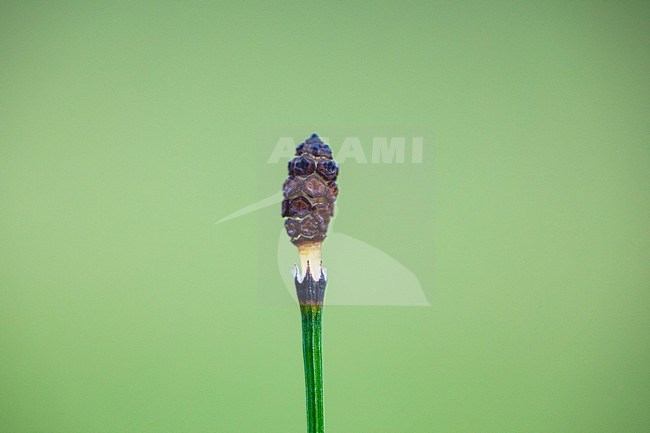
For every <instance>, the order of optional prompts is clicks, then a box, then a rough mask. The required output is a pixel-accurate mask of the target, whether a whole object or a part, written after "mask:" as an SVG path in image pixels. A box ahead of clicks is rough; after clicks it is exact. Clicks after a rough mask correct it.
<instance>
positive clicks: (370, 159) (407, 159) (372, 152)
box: [266, 136, 424, 164]
mask: <svg viewBox="0 0 650 433" xmlns="http://www.w3.org/2000/svg"><path fill="white" fill-rule="evenodd" d="M321 139H322V140H323V141H324V142H325V143H328V144H329V146H330V147H331V148H332V151H333V152H334V155H336V161H337V162H338V163H343V162H345V161H347V160H354V161H355V162H356V163H357V164H368V163H370V164H407V163H410V164H421V163H422V153H423V148H424V137H417V136H416V137H372V138H371V139H369V140H363V139H361V138H360V137H351V136H350V137H345V138H344V139H343V140H341V142H340V143H336V142H334V143H332V142H330V140H328V139H327V137H321ZM299 143H300V141H297V140H295V139H294V138H293V137H280V138H278V140H277V142H276V144H275V147H274V148H273V151H272V152H271V155H270V156H269V158H268V160H267V161H266V162H267V164H277V163H279V162H286V161H288V160H290V159H291V158H293V156H294V153H295V152H296V146H297V145H298V144H299Z"/></svg>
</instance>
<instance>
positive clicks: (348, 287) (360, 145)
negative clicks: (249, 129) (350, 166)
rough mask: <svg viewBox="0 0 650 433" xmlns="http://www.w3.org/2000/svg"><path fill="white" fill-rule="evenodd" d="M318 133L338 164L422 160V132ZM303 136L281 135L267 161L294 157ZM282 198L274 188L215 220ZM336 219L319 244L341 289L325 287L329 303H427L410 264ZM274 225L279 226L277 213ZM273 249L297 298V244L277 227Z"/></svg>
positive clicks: (276, 203)
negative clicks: (336, 136)
mask: <svg viewBox="0 0 650 433" xmlns="http://www.w3.org/2000/svg"><path fill="white" fill-rule="evenodd" d="M321 138H322V140H323V141H324V142H326V143H328V144H329V146H330V147H331V148H332V150H333V152H334V155H335V159H336V161H337V162H338V163H339V164H341V165H345V163H346V162H348V161H354V162H356V163H357V164H422V161H423V149H424V137H421V136H412V137H405V136H382V137H373V138H372V139H369V140H362V139H361V138H359V137H345V138H344V139H343V140H341V141H340V142H339V143H336V142H334V143H332V142H331V141H330V140H328V139H327V138H325V137H321ZM301 141H302V140H296V139H295V138H294V137H286V136H285V137H279V138H278V139H277V141H276V143H275V146H274V148H273V150H272V151H271V154H270V155H269V157H268V158H267V160H266V163H267V164H286V163H287V162H288V161H289V160H291V159H292V158H293V157H294V156H295V152H296V146H297V145H298V144H299V143H300V142H301ZM279 181H280V180H279ZM282 199H283V196H282V192H280V191H278V192H276V193H274V194H272V195H269V196H267V197H265V198H263V199H261V200H258V201H256V202H254V203H251V204H249V205H247V206H244V207H242V208H241V209H238V210H236V211H234V212H232V213H230V214H228V215H226V216H224V217H222V218H221V219H220V220H219V221H217V222H216V224H221V223H224V222H226V221H229V220H232V219H236V218H240V217H243V216H245V215H248V214H250V213H253V212H257V211H259V210H262V209H265V208H267V207H270V206H279V204H280V202H281V201H282ZM278 214H279V212H278ZM335 214H338V212H336V213H335ZM335 220H336V219H334V220H333V221H332V222H331V223H330V226H329V231H328V235H327V239H326V240H325V242H324V244H323V257H324V258H325V260H324V263H323V266H325V267H326V268H330V269H332V272H331V273H328V281H330V282H332V281H335V283H332V286H333V284H336V286H337V287H340V290H333V289H332V290H328V292H327V294H326V303H327V304H328V305H357V306H371V305H376V306H430V305H431V304H430V303H429V301H428V300H427V298H426V296H425V294H424V291H423V290H422V286H421V284H420V281H419V279H418V278H417V276H416V274H415V273H414V272H413V271H412V270H411V269H409V268H408V267H407V266H405V265H404V264H402V263H400V262H399V261H398V260H397V259H395V258H394V257H392V256H391V255H390V252H388V251H383V250H382V249H380V248H377V247H375V246H373V245H370V244H369V243H366V242H364V241H362V240H360V239H356V238H354V237H352V236H349V235H347V234H344V233H339V232H337V231H336V230H335V229H334V222H335ZM278 225H281V222H280V218H279V217H278ZM276 251H277V265H278V272H279V273H280V275H281V277H282V280H283V282H284V285H285V287H286V290H287V292H288V293H289V295H290V296H291V297H292V298H293V299H294V300H296V302H297V299H296V294H295V287H294V283H293V274H292V272H291V265H292V264H294V263H296V261H297V259H298V257H297V252H296V248H295V246H293V245H292V244H291V242H289V239H288V237H287V234H286V232H285V231H284V229H283V228H282V229H281V230H279V231H278V238H277V249H276Z"/></svg>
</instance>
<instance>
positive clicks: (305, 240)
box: [282, 134, 339, 276]
mask: <svg viewBox="0 0 650 433" xmlns="http://www.w3.org/2000/svg"><path fill="white" fill-rule="evenodd" d="M338 173H339V166H338V164H337V163H336V162H334V160H333V159H332V150H331V149H330V147H329V146H328V145H327V144H325V143H323V141H322V140H321V139H320V138H319V137H318V135H316V134H312V136H311V137H309V138H308V139H307V140H305V142H304V143H300V144H299V145H298V147H296V156H295V158H293V159H292V160H291V161H290V162H289V177H288V178H287V180H286V181H285V182H284V185H283V187H282V192H283V195H284V200H283V201H282V216H283V217H284V218H286V220H285V222H284V226H285V228H286V230H287V234H288V235H289V237H290V238H291V242H292V243H293V244H294V245H296V246H297V247H298V251H299V253H300V257H301V262H302V269H303V271H304V272H305V273H307V269H308V267H309V266H308V265H311V268H312V269H310V270H311V271H312V272H314V273H315V275H317V276H318V275H320V247H321V244H322V242H323V240H324V239H325V237H326V236H327V228H328V226H329V223H330V219H331V218H332V216H334V201H335V200H336V197H337V196H338V192H339V188H338V185H337V184H336V178H337V176H338Z"/></svg>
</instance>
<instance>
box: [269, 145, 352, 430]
mask: <svg viewBox="0 0 650 433" xmlns="http://www.w3.org/2000/svg"><path fill="white" fill-rule="evenodd" d="M338 172H339V167H338V164H337V163H336V162H334V161H333V160H332V150H331V149H330V147H329V146H328V145H327V144H325V143H323V141H322V140H321V139H320V138H319V137H318V135H316V134H312V136H311V137H309V138H308V139H307V140H305V142H304V143H301V144H299V145H298V147H297V148H296V157H295V158H294V159H292V160H291V161H290V162H289V178H288V179H287V180H286V181H285V182H284V185H283V188H282V192H283V194H284V200H283V201H282V216H283V217H284V218H286V219H285V221H284V226H285V228H286V230H287V234H288V235H289V237H290V238H291V242H292V243H293V244H294V245H296V247H298V253H299V255H300V268H297V267H294V283H295V285H296V293H297V296H298V303H299V304H300V315H301V317H302V351H303V359H304V364H305V391H306V406H307V432H308V433H323V432H324V431H325V426H324V416H323V368H322V351H321V334H322V331H321V330H322V327H321V324H322V311H323V298H324V296H325V286H326V284H327V275H326V270H325V269H324V268H323V267H322V262H321V245H322V243H323V241H324V240H325V237H326V236H327V227H328V225H329V222H330V219H331V218H332V217H333V216H334V201H335V200H336V197H337V196H338V192H339V190H338V185H337V184H336V178H337V176H338ZM314 276H316V278H314Z"/></svg>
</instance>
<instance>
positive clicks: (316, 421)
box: [300, 305, 325, 433]
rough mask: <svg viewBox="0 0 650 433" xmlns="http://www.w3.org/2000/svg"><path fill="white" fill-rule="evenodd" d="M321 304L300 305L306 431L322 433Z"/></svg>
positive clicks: (323, 428) (323, 429)
mask: <svg viewBox="0 0 650 433" xmlns="http://www.w3.org/2000/svg"><path fill="white" fill-rule="evenodd" d="M322 310H323V307H322V306H321V305H301V306H300V314H301V316H302V353H303V358H304V361H305V390H306V403H307V432H308V433H323V432H324V431H325V426H324V422H323V357H322V349H321V318H322Z"/></svg>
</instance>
